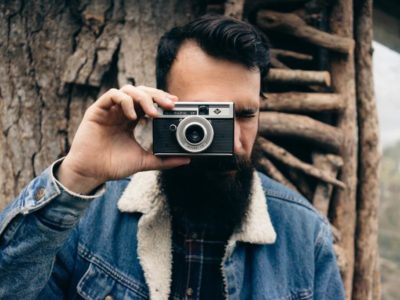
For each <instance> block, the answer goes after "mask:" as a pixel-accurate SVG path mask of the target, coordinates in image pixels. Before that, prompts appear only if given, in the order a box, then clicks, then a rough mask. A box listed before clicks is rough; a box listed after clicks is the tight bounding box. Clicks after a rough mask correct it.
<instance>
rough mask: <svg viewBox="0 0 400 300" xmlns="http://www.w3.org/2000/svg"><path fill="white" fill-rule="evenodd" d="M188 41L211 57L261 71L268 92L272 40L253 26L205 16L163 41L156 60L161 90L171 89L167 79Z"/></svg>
mask: <svg viewBox="0 0 400 300" xmlns="http://www.w3.org/2000/svg"><path fill="white" fill-rule="evenodd" d="M185 40H194V41H195V42H197V44H198V45H199V47H200V48H201V49H202V50H203V51H204V52H205V53H207V54H208V55H210V56H213V57H216V58H221V59H226V60H228V61H232V62H236V63H239V64H242V65H244V66H246V67H248V68H249V69H253V68H258V70H259V71H260V74H261V92H264V91H265V86H264V81H263V80H262V79H263V77H264V76H266V75H267V73H268V70H269V67H270V46H269V42H268V39H267V38H266V37H265V35H263V34H262V33H261V32H260V31H258V30H257V29H256V28H255V27H253V26H252V25H250V24H248V23H246V22H243V21H239V20H236V19H233V18H229V17H225V16H221V15H204V16H202V17H200V18H198V19H195V20H193V21H191V22H190V23H188V24H186V25H184V26H180V27H174V28H172V29H171V30H169V31H168V32H166V33H165V34H164V35H163V36H162V37H161V39H160V42H159V44H158V50H157V58H156V77H157V87H158V88H159V89H164V90H165V89H166V88H167V86H166V85H167V76H168V73H169V71H170V69H171V66H172V63H173V62H174V60H175V58H176V55H177V53H178V50H179V48H180V46H181V45H182V43H183V42H184V41H185Z"/></svg>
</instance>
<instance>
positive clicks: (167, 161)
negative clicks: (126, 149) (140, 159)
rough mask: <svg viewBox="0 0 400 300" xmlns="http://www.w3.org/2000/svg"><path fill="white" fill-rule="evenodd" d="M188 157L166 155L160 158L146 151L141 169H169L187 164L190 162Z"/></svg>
mask: <svg viewBox="0 0 400 300" xmlns="http://www.w3.org/2000/svg"><path fill="white" fill-rule="evenodd" d="M190 161H191V160H190V158H189V157H166V158H160V157H157V156H155V155H153V154H152V153H147V154H146V156H145V157H144V163H143V169H144V170H163V169H171V168H176V167H179V166H183V165H187V164H189V163H190Z"/></svg>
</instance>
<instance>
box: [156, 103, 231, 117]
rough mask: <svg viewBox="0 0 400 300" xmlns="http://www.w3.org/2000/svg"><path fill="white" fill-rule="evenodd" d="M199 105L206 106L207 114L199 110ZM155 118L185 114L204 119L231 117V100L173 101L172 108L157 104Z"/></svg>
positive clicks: (184, 115) (183, 115) (182, 115)
mask: <svg viewBox="0 0 400 300" xmlns="http://www.w3.org/2000/svg"><path fill="white" fill-rule="evenodd" d="M201 107H208V114H202V113H201V112H200V110H201ZM156 108H157V111H158V117H157V118H174V119H176V118H185V117H187V116H201V117H204V118H206V119H209V118H210V119H217V118H218V119H232V118H233V116H234V103H233V102H200V101H199V102H184V101H180V102H177V103H175V107H174V109H172V110H164V109H162V108H161V107H159V106H157V105H156Z"/></svg>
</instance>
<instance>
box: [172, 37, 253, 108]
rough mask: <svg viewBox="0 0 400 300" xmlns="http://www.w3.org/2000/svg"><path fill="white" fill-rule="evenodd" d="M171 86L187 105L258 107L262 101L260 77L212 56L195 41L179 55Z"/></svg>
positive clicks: (188, 44) (244, 67) (173, 92)
mask: <svg viewBox="0 0 400 300" xmlns="http://www.w3.org/2000/svg"><path fill="white" fill-rule="evenodd" d="M167 86H168V91H169V92H170V93H172V94H175V95H177V96H178V97H179V98H180V99H181V100H184V101H189V100H190V101H233V102H235V103H237V105H239V106H241V107H254V106H255V105H258V101H259V90H260V73H259V71H258V70H257V69H249V68H247V67H246V66H243V65H241V64H239V63H235V62H231V61H227V60H224V59H219V58H215V57H212V56H209V55H208V54H206V53H205V52H204V51H203V50H202V49H201V48H200V47H199V46H198V45H197V44H196V43H195V42H194V41H187V42H185V43H184V44H183V45H182V46H181V49H180V50H179V51H178V54H177V57H176V59H175V61H174V63H173V65H172V67H171V70H170V73H169V76H168V80H167Z"/></svg>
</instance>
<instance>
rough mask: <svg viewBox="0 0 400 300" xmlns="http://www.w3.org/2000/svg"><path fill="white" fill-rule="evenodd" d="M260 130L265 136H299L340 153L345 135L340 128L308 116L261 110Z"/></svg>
mask: <svg viewBox="0 0 400 300" xmlns="http://www.w3.org/2000/svg"><path fill="white" fill-rule="evenodd" d="M259 132H260V133H261V135H263V136H264V135H265V136H287V137H297V138H302V139H305V140H308V141H311V142H313V143H315V144H317V145H319V146H320V147H322V148H324V149H326V150H329V151H333V152H335V153H338V152H339V150H340V148H341V147H342V144H343V141H344V137H343V134H342V131H341V130H339V129H338V128H336V127H334V126H331V125H328V124H325V123H322V122H320V121H317V120H314V119H312V118H310V117H307V116H301V115H294V114H287V113H278V112H260V124H259Z"/></svg>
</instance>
